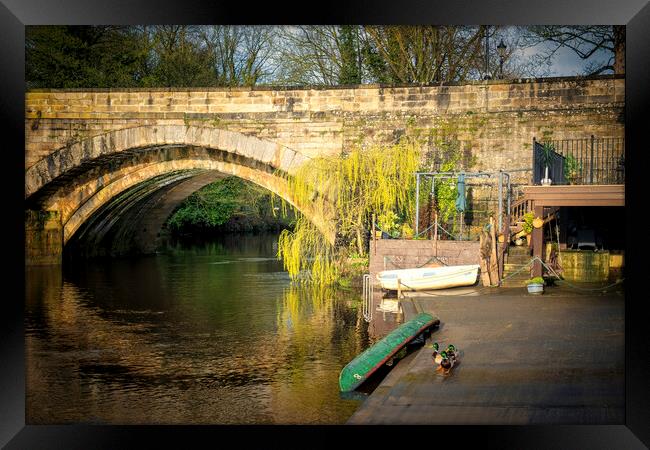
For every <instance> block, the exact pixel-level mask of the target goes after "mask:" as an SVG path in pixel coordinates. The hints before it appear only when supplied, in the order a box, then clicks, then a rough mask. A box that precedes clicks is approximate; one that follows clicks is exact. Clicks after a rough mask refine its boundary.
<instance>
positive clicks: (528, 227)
mask: <svg viewBox="0 0 650 450" xmlns="http://www.w3.org/2000/svg"><path fill="white" fill-rule="evenodd" d="M534 219H535V214H533V213H532V212H527V213H526V214H524V223H523V225H522V228H523V230H524V231H525V232H526V234H530V233H532V232H533V220H534Z"/></svg>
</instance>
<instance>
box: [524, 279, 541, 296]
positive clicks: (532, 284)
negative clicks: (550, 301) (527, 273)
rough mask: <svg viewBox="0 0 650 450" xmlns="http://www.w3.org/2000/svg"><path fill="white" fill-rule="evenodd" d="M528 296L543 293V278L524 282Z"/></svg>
mask: <svg viewBox="0 0 650 450" xmlns="http://www.w3.org/2000/svg"><path fill="white" fill-rule="evenodd" d="M526 288H527V289H528V293H529V294H534V295H539V294H542V293H544V278H542V277H534V278H531V279H530V280H527V281H526Z"/></svg>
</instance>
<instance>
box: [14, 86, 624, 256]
mask: <svg viewBox="0 0 650 450" xmlns="http://www.w3.org/2000/svg"><path fill="white" fill-rule="evenodd" d="M624 88H625V85H624V78H621V77H618V76H601V77H597V78H593V79H582V78H548V79H526V80H509V81H485V82H474V83H468V84H456V85H443V86H381V85H363V86H356V87H339V88H331V89H308V88H300V89H273V88H206V89H119V90H118V89H87V90H31V91H28V92H27V93H26V97H25V139H26V146H25V202H26V203H25V210H26V216H25V226H26V263H27V264H51V263H54V264H56V263H60V262H61V255H62V253H63V248H64V246H65V245H66V244H68V243H69V242H71V241H74V239H75V238H79V237H80V236H82V235H83V236H85V239H90V241H91V242H93V240H94V241H97V242H99V240H101V239H105V238H107V237H108V238H111V239H113V240H117V241H119V240H120V239H121V240H122V241H123V242H124V245H122V247H123V248H122V250H123V251H131V250H134V249H135V250H137V251H140V252H149V251H151V250H152V249H154V248H155V238H156V236H157V233H158V231H159V230H160V227H161V226H162V224H163V223H164V221H165V220H166V218H167V217H168V216H169V214H171V212H172V211H173V210H174V208H175V206H176V205H178V203H179V202H181V201H182V200H183V199H184V198H186V197H187V196H188V195H190V194H191V193H192V192H194V191H195V190H197V189H199V188H200V187H202V186H204V185H205V184H207V183H210V182H211V181H214V180H215V179H217V178H219V177H221V176H224V175H234V176H238V177H241V178H243V179H246V180H249V181H252V182H254V183H256V184H258V185H260V186H263V187H265V188H267V189H269V190H270V191H272V192H274V193H275V194H277V195H278V196H280V197H282V198H284V199H285V200H286V201H288V202H289V203H291V204H293V205H294V206H296V207H297V208H298V209H300V210H301V211H302V212H303V213H304V214H305V215H306V216H307V217H308V218H309V219H310V220H312V222H313V223H314V224H316V225H317V226H318V227H319V228H320V229H321V231H322V232H323V233H324V234H325V236H327V238H328V239H329V240H330V241H332V242H333V240H334V235H335V230H334V225H333V220H332V218H333V212H332V211H328V210H327V208H326V210H320V209H317V208H314V207H313V206H312V205H310V204H298V203H296V201H295V199H294V198H293V197H292V195H291V192H290V191H289V189H288V188H287V181H286V177H289V176H291V174H292V173H294V172H295V170H296V169H297V168H298V167H300V166H301V165H302V164H304V163H305V162H306V161H308V160H309V159H311V158H315V157H320V156H336V155H339V154H341V153H342V152H345V151H346V150H347V149H349V148H351V147H353V146H355V145H362V146H363V145H371V144H373V143H378V144H381V143H389V142H394V141H395V140H397V139H399V138H400V137H401V136H402V135H405V134H406V135H413V136H420V137H422V138H423V140H422V143H423V145H425V146H429V147H435V146H436V144H437V143H439V142H441V141H443V140H455V141H457V142H458V143H459V145H460V146H461V148H462V150H463V155H464V160H465V161H466V162H467V161H472V164H473V166H472V169H473V170H486V171H489V170H497V169H507V168H520V167H529V166H530V165H531V154H532V152H531V141H532V138H533V137H534V136H536V137H537V138H538V139H539V138H543V137H552V138H553V139H567V138H582V137H587V136H590V135H598V136H602V137H619V136H623V134H624V123H623V119H622V118H623V113H624Z"/></svg>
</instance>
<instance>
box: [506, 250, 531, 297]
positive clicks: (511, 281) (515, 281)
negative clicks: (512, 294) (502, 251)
mask: <svg viewBox="0 0 650 450" xmlns="http://www.w3.org/2000/svg"><path fill="white" fill-rule="evenodd" d="M530 258H531V256H530V249H529V248H528V246H527V245H522V246H516V245H511V246H510V247H509V248H508V255H507V256H506V260H505V263H504V264H503V278H504V279H505V278H506V277H508V276H510V275H511V274H513V273H515V272H516V271H517V270H519V269H520V268H521V266H523V265H524V264H526V263H527V262H529V261H530ZM528 279H530V269H524V270H522V271H521V272H519V273H518V274H517V275H514V276H513V277H511V278H508V279H507V280H505V281H503V282H502V283H501V286H503V287H520V286H526V280H528Z"/></svg>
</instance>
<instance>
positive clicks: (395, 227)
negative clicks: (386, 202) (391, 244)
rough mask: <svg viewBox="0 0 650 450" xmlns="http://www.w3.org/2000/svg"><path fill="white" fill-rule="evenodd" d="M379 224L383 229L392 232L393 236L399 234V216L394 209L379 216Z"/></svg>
mask: <svg viewBox="0 0 650 450" xmlns="http://www.w3.org/2000/svg"><path fill="white" fill-rule="evenodd" d="M377 226H379V228H380V229H381V230H382V231H385V232H386V233H388V234H390V235H391V236H392V237H398V236H399V230H400V224H399V217H398V215H397V214H395V213H394V212H393V211H392V210H391V211H386V212H385V213H383V214H380V215H379V216H378V217H377Z"/></svg>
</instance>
